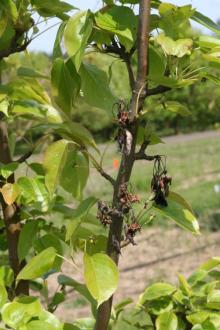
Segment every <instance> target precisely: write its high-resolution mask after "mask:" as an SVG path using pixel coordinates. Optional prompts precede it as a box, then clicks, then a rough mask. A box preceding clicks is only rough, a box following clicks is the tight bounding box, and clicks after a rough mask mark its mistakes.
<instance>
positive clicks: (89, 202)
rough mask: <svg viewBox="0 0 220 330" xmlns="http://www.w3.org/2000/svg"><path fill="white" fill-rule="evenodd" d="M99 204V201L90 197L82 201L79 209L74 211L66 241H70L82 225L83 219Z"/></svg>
mask: <svg viewBox="0 0 220 330" xmlns="http://www.w3.org/2000/svg"><path fill="white" fill-rule="evenodd" d="M96 202H97V199H96V198H94V197H88V198H87V199H85V200H84V201H82V202H81V203H80V204H79V206H78V207H77V209H75V210H74V211H73V216H72V220H71V222H70V223H69V225H68V227H67V230H66V241H69V240H70V238H71V237H72V235H73V234H74V232H75V231H76V230H77V228H78V227H79V225H80V223H81V219H82V218H83V217H85V216H86V215H87V214H88V212H89V211H90V209H91V207H92V206H93V205H94V204H95V203H96Z"/></svg>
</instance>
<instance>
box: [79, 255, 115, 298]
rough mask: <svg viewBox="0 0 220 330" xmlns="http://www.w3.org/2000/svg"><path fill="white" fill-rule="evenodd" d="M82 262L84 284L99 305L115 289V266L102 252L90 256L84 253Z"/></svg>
mask: <svg viewBox="0 0 220 330" xmlns="http://www.w3.org/2000/svg"><path fill="white" fill-rule="evenodd" d="M83 263H84V279H85V283H86V286H87V288H88V290H89V292H90V293H91V295H92V296H93V297H94V298H95V299H96V300H97V302H98V305H100V304H101V303H102V302H104V301H106V300H107V299H109V298H110V297H111V296H112V294H113V293H114V292H115V290H116V289H117V285H118V269H117V266H116V265H115V263H114V262H113V261H112V259H111V258H110V257H108V256H107V255H106V254H102V253H96V254H94V255H92V256H90V255H88V254H85V255H84V258H83Z"/></svg>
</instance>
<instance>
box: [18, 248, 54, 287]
mask: <svg viewBox="0 0 220 330" xmlns="http://www.w3.org/2000/svg"><path fill="white" fill-rule="evenodd" d="M55 257H56V250H55V249H54V248H53V247H49V248H48V249H46V250H44V251H42V252H41V253H39V254H38V255H37V256H35V257H34V258H32V259H31V260H30V261H29V262H28V263H27V265H26V266H25V267H24V268H23V269H22V270H21V271H20V273H19V274H18V276H17V281H19V280H32V279H35V278H38V277H42V276H43V275H44V274H46V273H47V272H48V271H49V270H51V269H52V268H53V264H54V260H55Z"/></svg>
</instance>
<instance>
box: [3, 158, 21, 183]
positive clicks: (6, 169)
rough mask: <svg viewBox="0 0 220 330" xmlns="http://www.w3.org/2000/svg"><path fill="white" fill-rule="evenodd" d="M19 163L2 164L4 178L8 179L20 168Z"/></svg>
mask: <svg viewBox="0 0 220 330" xmlns="http://www.w3.org/2000/svg"><path fill="white" fill-rule="evenodd" d="M18 165H19V163H17V162H13V163H9V164H3V165H0V173H1V175H2V176H3V178H4V179H8V177H9V176H10V175H11V174H12V173H14V171H15V170H16V169H17V168H18Z"/></svg>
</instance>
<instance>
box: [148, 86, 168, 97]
mask: <svg viewBox="0 0 220 330" xmlns="http://www.w3.org/2000/svg"><path fill="white" fill-rule="evenodd" d="M170 90H171V88H170V87H166V86H162V85H159V86H157V87H155V88H151V89H148V90H147V91H146V96H152V95H157V94H162V93H166V92H168V91H170Z"/></svg>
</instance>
